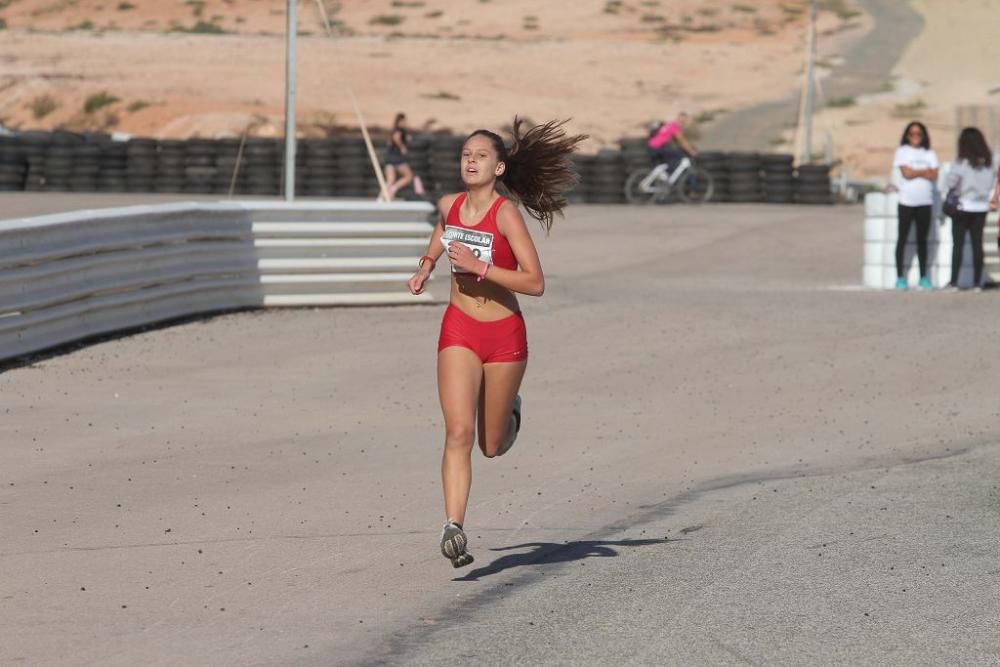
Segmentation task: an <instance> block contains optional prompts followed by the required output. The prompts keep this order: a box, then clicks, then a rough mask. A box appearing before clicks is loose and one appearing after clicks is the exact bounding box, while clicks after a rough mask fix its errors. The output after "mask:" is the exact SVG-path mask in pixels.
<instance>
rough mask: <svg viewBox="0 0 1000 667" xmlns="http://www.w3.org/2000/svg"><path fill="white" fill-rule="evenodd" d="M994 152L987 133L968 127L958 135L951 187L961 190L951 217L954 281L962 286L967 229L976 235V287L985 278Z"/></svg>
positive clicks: (952, 284) (975, 287)
mask: <svg viewBox="0 0 1000 667" xmlns="http://www.w3.org/2000/svg"><path fill="white" fill-rule="evenodd" d="M993 183H994V175H993V155H992V153H990V147H989V146H988V145H987V144H986V139H985V138H984V137H983V133H982V132H980V131H979V130H978V129H976V128H974V127H967V128H965V129H964V130H962V133H961V134H960V135H959V136H958V160H956V161H955V164H954V165H952V167H951V171H949V172H948V190H951V189H952V188H954V189H956V190H957V191H958V208H959V211H958V213H957V214H956V215H955V216H954V217H953V218H952V219H951V237H952V240H953V242H954V247H953V248H952V251H951V282H950V283H948V287H950V288H953V289H954V288H957V287H958V271H959V269H961V268H962V251H963V250H964V246H965V232H966V231H968V232H969V233H970V234H971V235H972V286H973V288H974V289H976V290H979V289H981V288H982V280H983V227H984V226H985V225H986V212H987V211H989V210H990V192H991V191H992V190H993Z"/></svg>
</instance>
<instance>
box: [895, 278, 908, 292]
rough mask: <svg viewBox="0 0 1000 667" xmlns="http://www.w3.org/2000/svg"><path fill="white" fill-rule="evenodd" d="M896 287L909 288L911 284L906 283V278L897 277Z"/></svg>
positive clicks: (899, 288)
mask: <svg viewBox="0 0 1000 667" xmlns="http://www.w3.org/2000/svg"><path fill="white" fill-rule="evenodd" d="M896 289H898V290H907V289H910V286H909V285H907V284H906V278H896Z"/></svg>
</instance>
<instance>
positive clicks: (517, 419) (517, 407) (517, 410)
mask: <svg viewBox="0 0 1000 667" xmlns="http://www.w3.org/2000/svg"><path fill="white" fill-rule="evenodd" d="M511 412H512V413H513V414H514V435H512V436H511V438H510V441H509V442H507V443H506V444H505V445H504V446H503V447H501V448H500V451H498V452H497V456H503V455H504V454H506V453H507V452H509V451H510V448H511V447H513V446H514V443H515V442H517V434H518V433H520V432H521V395H520V394H518V395H516V396H514V407H513V408H512V409H511Z"/></svg>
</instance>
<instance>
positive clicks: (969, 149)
mask: <svg viewBox="0 0 1000 667" xmlns="http://www.w3.org/2000/svg"><path fill="white" fill-rule="evenodd" d="M958 159H959V160H966V161H967V162H968V163H969V164H971V165H972V166H973V167H976V168H982V167H991V166H993V155H992V154H991V153H990V147H989V146H988V145H987V144H986V138H985V137H984V136H983V133H982V132H980V131H979V129H978V128H975V127H967V128H965V129H964V130H962V133H961V134H960V135H958Z"/></svg>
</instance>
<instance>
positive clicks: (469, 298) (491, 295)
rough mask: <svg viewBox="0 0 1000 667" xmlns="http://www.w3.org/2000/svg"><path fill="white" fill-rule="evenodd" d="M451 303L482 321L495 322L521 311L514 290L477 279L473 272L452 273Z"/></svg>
mask: <svg viewBox="0 0 1000 667" xmlns="http://www.w3.org/2000/svg"><path fill="white" fill-rule="evenodd" d="M451 304H452V305H453V306H455V307H456V308H458V309H459V310H461V311H462V312H463V313H465V314H466V315H468V316H469V317H472V318H475V319H477V320H480V321H481V322H495V321H497V320H502V319H503V318H505V317H510V316H511V315H513V314H514V313H518V312H521V307H520V306H519V305H518V303H517V297H516V296H515V295H514V293H513V292H511V291H510V290H508V289H505V288H503V287H500V286H499V285H497V284H496V283H492V282H490V281H489V280H481V281H480V280H476V276H474V275H472V274H471V273H453V274H452V276H451Z"/></svg>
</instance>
